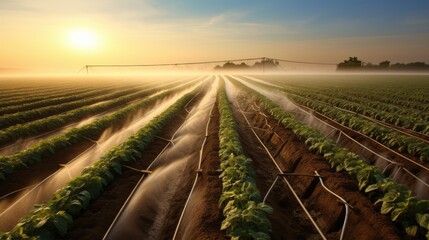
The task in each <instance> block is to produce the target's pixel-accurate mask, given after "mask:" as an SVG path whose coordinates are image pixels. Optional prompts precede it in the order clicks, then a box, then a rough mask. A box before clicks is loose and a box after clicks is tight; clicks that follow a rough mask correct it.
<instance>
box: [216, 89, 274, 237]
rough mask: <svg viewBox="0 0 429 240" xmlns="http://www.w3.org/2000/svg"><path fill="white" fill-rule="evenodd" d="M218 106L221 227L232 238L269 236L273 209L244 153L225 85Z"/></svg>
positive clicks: (249, 160) (220, 93)
mask: <svg viewBox="0 0 429 240" xmlns="http://www.w3.org/2000/svg"><path fill="white" fill-rule="evenodd" d="M218 107H219V112H220V130H219V142H220V151H219V157H220V160H221V169H222V173H221V175H220V177H221V178H222V195H221V197H220V200H219V207H223V215H224V217H225V219H224V220H223V221H222V226H221V230H226V233H227V235H228V236H229V237H231V238H232V239H270V233H271V223H270V221H269V220H268V217H267V213H270V212H272V208H271V207H269V206H267V205H265V204H263V203H262V202H261V196H260V193H259V190H258V189H257V187H256V183H255V171H254V170H253V168H252V166H251V162H252V160H251V159H250V158H248V157H246V156H245V155H244V153H243V149H242V147H241V143H240V140H239V136H238V133H237V130H236V129H237V125H236V123H235V121H234V118H233V115H232V110H231V107H230V103H229V102H228V99H227V97H226V93H225V89H224V84H222V89H221V90H220V92H219V105H218Z"/></svg>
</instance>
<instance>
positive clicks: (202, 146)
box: [173, 77, 219, 240]
mask: <svg viewBox="0 0 429 240" xmlns="http://www.w3.org/2000/svg"><path fill="white" fill-rule="evenodd" d="M216 79H219V78H218V77H217V78H216ZM215 81H216V80H215ZM215 103H216V101H214V102H213V105H212V107H211V109H210V113H209V119H208V120H207V124H206V132H205V137H204V141H203V143H202V145H201V148H200V153H199V159H198V169H197V171H196V175H195V180H194V183H193V185H192V188H191V192H190V193H189V195H188V198H187V199H186V203H185V206H184V207H183V209H182V213H181V214H180V218H179V221H178V223H177V225H176V229H175V230H174V235H173V240H175V239H176V237H177V234H178V232H179V228H180V225H181V223H182V220H183V216H184V215H185V212H186V209H187V207H188V205H189V202H190V200H191V197H192V193H193V192H194V190H195V186H196V185H197V182H198V178H199V176H200V175H201V174H202V169H201V164H202V161H203V152H204V146H205V144H206V142H207V138H208V136H209V125H210V121H211V119H212V118H211V114H212V112H213V109H214V107H215Z"/></svg>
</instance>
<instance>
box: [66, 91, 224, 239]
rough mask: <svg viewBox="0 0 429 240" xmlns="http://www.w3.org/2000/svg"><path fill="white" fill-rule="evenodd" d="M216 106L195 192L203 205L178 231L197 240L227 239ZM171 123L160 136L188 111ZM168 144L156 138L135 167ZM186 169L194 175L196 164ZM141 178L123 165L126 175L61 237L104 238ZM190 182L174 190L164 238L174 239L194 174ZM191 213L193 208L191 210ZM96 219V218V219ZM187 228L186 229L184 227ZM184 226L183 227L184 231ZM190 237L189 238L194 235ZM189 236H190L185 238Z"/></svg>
mask: <svg viewBox="0 0 429 240" xmlns="http://www.w3.org/2000/svg"><path fill="white" fill-rule="evenodd" d="M201 95H203V94H200V95H199V96H198V97H196V98H195V99H194V100H193V101H192V102H191V104H190V105H189V106H188V108H191V107H192V106H194V105H195V104H196V103H198V102H199V100H201V98H202V96H201ZM215 110H216V111H217V109H214V113H213V115H214V117H213V118H212V120H211V123H210V128H209V129H210V132H209V133H210V135H209V137H208V139H207V142H206V145H205V150H204V152H203V159H204V162H203V164H202V174H201V175H200V177H201V178H200V179H199V181H198V184H197V186H196V190H195V191H196V192H197V193H198V194H195V195H196V196H198V197H196V199H197V200H196V201H199V202H201V203H202V204H201V205H200V206H201V207H198V208H193V209H192V216H193V217H192V218H191V219H187V217H186V214H185V218H184V219H183V221H182V225H181V226H182V228H181V230H180V231H179V234H186V235H187V236H191V237H192V238H196V239H225V236H224V233H223V232H221V231H220V224H221V221H222V215H221V214H222V213H221V210H220V209H218V207H217V201H218V199H219V197H220V194H221V192H222V184H221V182H220V179H219V178H218V175H219V173H218V172H217V171H216V169H218V168H219V160H218V157H217V156H218V154H217V151H218V148H219V147H218V139H217V132H218V116H216V115H217V113H216V112H215ZM176 116H177V117H175V118H174V119H173V120H172V122H171V123H170V124H169V125H168V126H167V127H166V128H165V129H164V130H163V132H162V134H160V135H159V136H160V137H162V138H165V139H170V138H171V137H172V135H173V133H174V132H175V131H176V129H177V128H179V127H180V125H181V124H182V123H183V122H184V120H185V118H186V116H187V112H186V111H185V110H182V111H180V112H179V113H178V114H177V115H176ZM166 145H167V142H166V141H165V140H162V139H160V138H157V139H156V140H155V141H154V142H153V143H152V144H151V146H150V147H149V148H148V149H147V150H146V151H145V152H144V153H143V154H142V155H143V157H142V158H141V159H140V160H138V161H136V162H134V163H133V164H129V165H130V166H131V167H133V168H137V169H146V168H147V167H148V166H149V164H150V163H151V162H152V161H153V159H154V158H155V157H156V156H157V155H158V154H159V153H160V152H161V151H162V149H163V148H164V147H165V146H166ZM186 169H190V171H192V175H191V176H195V174H194V173H195V172H194V171H195V166H187V168H186ZM140 177H141V173H138V172H136V171H132V170H129V169H126V168H124V169H123V174H122V175H121V176H119V177H117V178H116V179H115V181H114V182H113V183H112V184H111V185H110V186H108V188H107V189H105V191H104V193H103V194H102V196H101V197H100V198H99V199H97V200H95V201H94V202H92V203H91V204H90V206H89V208H88V209H87V210H86V211H85V212H84V213H83V215H81V216H80V217H78V218H76V219H75V221H74V224H73V228H72V229H71V230H70V231H69V233H68V235H67V236H66V237H64V238H61V239H102V238H103V236H104V234H105V233H106V232H107V230H108V228H109V227H110V225H111V223H112V222H113V220H114V218H115V217H116V215H117V213H118V212H119V210H120V208H121V207H122V206H123V204H124V203H125V201H126V199H127V198H128V196H129V195H130V193H131V191H132V190H133V188H134V187H135V185H136V184H137V182H138V181H139V179H140ZM191 180H192V181H189V179H188V180H186V181H185V179H184V180H183V181H184V182H181V183H179V186H180V187H179V188H178V190H177V191H176V192H175V194H174V197H173V198H172V201H171V203H170V207H169V209H168V214H167V215H166V216H168V219H165V221H164V225H163V226H162V228H163V230H162V233H163V237H165V239H171V237H172V236H173V234H174V231H175V227H176V225H177V222H178V219H179V216H180V214H181V211H182V208H183V206H184V203H185V202H186V199H187V197H188V195H189V191H190V189H191V186H192V182H193V177H192V179H191ZM189 212H191V211H189ZM152 214H153V215H152V216H151V215H147V214H145V215H144V219H143V220H144V221H142V222H143V225H145V226H143V225H142V226H139V227H140V229H149V228H150V225H151V223H152V222H153V219H154V218H155V214H156V213H155V212H153V213H152ZM95 219H97V221H94V220H95ZM183 228H185V229H183ZM182 229H183V230H182ZM191 237H190V238H191ZM186 238H187V239H188V237H186Z"/></svg>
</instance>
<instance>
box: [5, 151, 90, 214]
mask: <svg viewBox="0 0 429 240" xmlns="http://www.w3.org/2000/svg"><path fill="white" fill-rule="evenodd" d="M94 146H96V144H94V145H91V146H90V147H89V148H87V149H86V150H85V151H83V152H81V153H80V154H79V155H77V156H76V157H74V158H73V159H72V160H71V161H70V162H72V161H74V160H75V159H77V158H79V157H80V156H81V155H83V154H85V153H86V152H88V151H89V150H90V149H92V148H94ZM67 165H68V163H67V164H62V167H66V166H67ZM59 172H60V170H57V171H55V172H54V173H52V174H51V175H49V176H48V177H46V178H45V179H43V180H42V181H40V182H39V183H37V184H34V185H31V186H33V188H31V189H30V190H29V191H28V192H26V193H25V194H24V195H23V196H22V197H20V198H19V199H17V200H16V201H14V202H13V203H12V204H11V205H10V206H9V207H8V208H6V209H5V210H4V211H3V212H1V213H0V218H1V217H2V216H3V214H4V213H5V212H7V211H9V209H11V208H12V207H14V206H15V205H16V204H18V202H20V201H21V200H22V199H24V198H25V197H27V196H28V195H29V194H30V193H31V192H33V191H36V189H37V188H39V187H40V186H41V185H42V184H44V183H45V182H47V181H48V180H49V179H51V178H52V177H54V176H55V175H57V174H58V173H59ZM28 188H30V186H29V187H28Z"/></svg>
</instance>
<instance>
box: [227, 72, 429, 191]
mask: <svg viewBox="0 0 429 240" xmlns="http://www.w3.org/2000/svg"><path fill="white" fill-rule="evenodd" d="M231 77H233V76H231ZM233 78H234V79H236V80H239V81H240V82H242V81H243V80H242V79H239V78H236V77H233ZM246 78H248V79H250V80H252V79H251V78H250V77H246ZM265 85H266V84H265ZM273 86H276V87H278V88H282V87H280V86H277V85H274V84H273ZM289 102H290V103H291V104H292V105H294V106H295V107H296V108H298V109H300V110H301V111H302V112H304V113H306V114H308V115H310V116H313V117H314V118H315V119H317V120H318V121H319V122H321V123H323V124H325V125H327V126H329V127H331V128H333V129H335V130H337V131H339V132H340V133H339V135H338V138H337V141H336V142H337V143H338V141H339V139H340V137H341V135H344V136H346V137H347V138H348V139H350V140H352V141H354V142H355V143H357V144H358V145H360V146H361V147H362V148H364V149H366V150H368V151H369V152H371V153H373V154H375V155H376V156H378V157H380V158H381V159H383V160H385V161H387V162H389V163H392V164H395V165H398V166H401V164H399V163H397V162H395V161H392V160H389V159H387V158H386V157H384V156H381V155H380V154H378V153H376V152H375V151H373V150H371V149H369V148H368V147H366V146H365V145H363V144H361V143H359V142H358V141H356V140H355V139H354V138H352V137H351V136H349V135H347V134H346V133H345V132H343V131H342V130H340V129H338V128H336V127H334V126H332V125H331V124H329V123H327V122H325V121H323V120H322V119H320V118H319V117H317V116H314V115H313V114H311V113H310V112H308V111H306V110H304V109H302V108H301V107H300V106H298V105H297V104H296V103H294V102H292V101H289ZM306 108H308V107H306ZM311 110H312V111H313V112H314V110H313V109H311ZM317 113H318V114H319V115H321V116H323V117H324V118H326V119H329V120H331V121H332V122H336V121H334V120H333V119H331V118H329V117H327V116H325V115H324V114H321V113H319V112H317ZM340 125H341V124H340ZM341 126H342V127H344V128H345V129H347V130H349V131H351V132H353V133H355V134H358V135H360V136H362V137H364V138H366V139H369V140H371V141H373V142H374V143H376V144H378V145H379V146H381V147H383V148H385V149H386V150H388V151H390V152H392V153H394V154H396V155H398V156H400V157H401V158H403V159H404V160H407V161H409V162H410V163H412V164H415V165H417V166H418V167H420V168H422V169H424V170H426V171H429V168H427V167H425V166H424V165H422V164H420V163H418V162H416V161H413V160H411V159H409V158H408V157H406V156H404V155H402V154H400V153H398V152H396V151H394V150H392V149H390V148H388V147H386V146H385V145H383V144H381V143H379V142H377V141H375V140H374V139H372V138H370V137H368V136H366V135H363V134H362V133H360V132H357V131H356V130H354V129H351V128H349V127H347V126H344V125H341ZM404 169H405V168H404ZM411 176H412V177H413V178H415V179H416V180H417V181H420V182H423V183H424V185H425V186H429V184H427V183H426V182H425V181H424V180H422V179H420V178H419V177H417V176H415V175H414V174H412V175H411Z"/></svg>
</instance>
